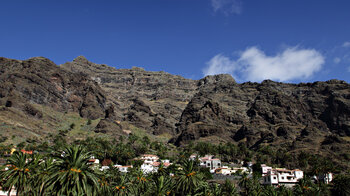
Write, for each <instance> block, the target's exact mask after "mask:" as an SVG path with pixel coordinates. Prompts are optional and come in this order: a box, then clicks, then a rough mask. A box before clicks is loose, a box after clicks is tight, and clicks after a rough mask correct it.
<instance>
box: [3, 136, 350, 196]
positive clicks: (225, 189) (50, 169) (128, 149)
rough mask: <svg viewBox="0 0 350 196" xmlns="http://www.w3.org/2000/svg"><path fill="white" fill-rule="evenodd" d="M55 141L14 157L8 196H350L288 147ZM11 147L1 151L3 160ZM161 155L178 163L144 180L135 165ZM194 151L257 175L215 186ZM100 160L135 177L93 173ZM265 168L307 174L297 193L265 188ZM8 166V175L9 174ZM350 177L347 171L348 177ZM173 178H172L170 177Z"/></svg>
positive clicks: (323, 167)
mask: <svg viewBox="0 0 350 196" xmlns="http://www.w3.org/2000/svg"><path fill="white" fill-rule="evenodd" d="M52 141H53V142H52V143H51V145H49V144H48V143H47V142H43V143H40V144H37V143H36V142H30V143H28V144H21V146H20V147H23V148H24V147H25V148H26V149H29V150H30V149H32V150H36V151H37V153H34V154H33V155H28V154H23V153H22V152H18V151H16V152H14V153H13V154H12V155H11V156H10V157H8V158H7V161H6V164H5V165H4V166H3V168H1V171H0V172H1V173H0V179H1V180H2V181H1V185H0V186H1V187H2V189H3V190H10V189H11V187H14V188H15V189H16V191H17V194H18V195H159V196H160V195H349V194H350V190H349V187H350V176H349V175H346V174H340V172H339V171H337V170H336V168H337V167H336V165H334V164H333V162H331V160H328V159H326V158H322V157H320V156H317V155H311V154H308V153H305V152H301V153H300V154H298V155H297V156H292V155H291V154H289V153H288V152H286V151H284V150H283V149H278V150H274V149H271V148H269V147H263V148H260V149H259V150H257V151H252V150H250V149H248V148H247V147H246V146H245V145H244V144H239V145H235V144H232V143H221V144H218V145H215V144H210V143H205V142H199V143H196V144H189V145H187V146H185V147H183V148H176V147H175V146H172V145H169V144H163V143H160V142H156V141H151V140H150V139H149V138H148V137H147V136H145V137H138V136H135V135H131V136H129V137H128V138H121V139H120V141H109V140H106V139H101V138H94V139H93V138H87V139H86V140H81V141H74V142H71V144H68V143H67V142H66V141H65V139H64V137H62V135H57V136H54V137H53V138H52ZM9 148H10V147H9V146H1V152H2V155H3V154H4V152H5V151H9ZM148 152H150V153H154V154H157V155H158V156H159V157H161V158H169V159H171V160H172V161H173V162H174V164H173V165H171V166H170V167H167V168H165V167H164V166H163V165H160V166H159V169H158V172H156V173H152V174H148V175H146V174H144V173H142V171H141V170H140V168H139V166H140V162H139V161H137V160H135V159H133V158H135V157H137V156H139V155H140V154H143V153H148ZM192 153H198V154H199V155H205V154H215V155H217V156H219V157H220V158H221V159H222V160H223V161H224V162H237V161H238V160H243V161H245V162H247V161H254V162H255V164H254V166H253V175H252V176H248V175H246V174H238V175H239V177H238V178H237V180H236V181H230V180H226V181H224V182H220V183H218V182H216V181H215V180H212V174H210V172H209V171H208V170H207V169H205V168H200V167H199V166H198V162H196V161H190V160H189V159H188V157H189V156H190V155H191V154H192ZM92 155H94V156H96V157H98V158H99V159H101V160H104V159H108V160H111V161H112V162H114V163H118V164H132V165H134V168H133V169H131V170H130V171H129V172H128V173H120V172H119V170H118V169H117V168H114V167H110V169H108V170H104V171H100V170H99V169H96V168H93V167H90V166H89V165H88V161H89V159H90V157H91V156H92ZM260 163H269V164H273V165H275V166H290V165H289V164H291V163H292V164H294V165H296V166H298V167H300V168H301V169H303V170H305V171H306V173H307V175H306V176H305V177H304V178H303V179H302V180H300V181H299V184H298V185H296V186H295V187H294V188H292V189H289V188H285V187H284V186H281V187H272V186H262V185H261V184H260V181H259V180H260V177H261V173H260V172H261V168H260ZM5 167H7V169H5ZM329 171H332V172H338V173H339V174H338V175H337V176H336V178H335V179H334V180H333V183H331V184H330V185H326V184H324V183H322V182H311V180H310V176H313V175H318V174H319V173H322V172H329ZM345 173H348V172H345ZM170 174H171V175H170Z"/></svg>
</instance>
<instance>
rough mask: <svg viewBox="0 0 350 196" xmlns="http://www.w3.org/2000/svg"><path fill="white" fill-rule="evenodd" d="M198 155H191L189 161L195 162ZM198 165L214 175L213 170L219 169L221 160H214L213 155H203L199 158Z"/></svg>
mask: <svg viewBox="0 0 350 196" xmlns="http://www.w3.org/2000/svg"><path fill="white" fill-rule="evenodd" d="M197 158H198V155H196V154H192V155H191V156H190V158H189V159H190V160H193V161H194V160H196V159H197ZM198 160H199V165H200V166H202V167H205V168H209V170H210V172H211V173H215V170H216V169H218V168H221V160H220V159H217V158H214V155H205V156H204V157H199V158H198Z"/></svg>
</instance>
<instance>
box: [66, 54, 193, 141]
mask: <svg viewBox="0 0 350 196" xmlns="http://www.w3.org/2000/svg"><path fill="white" fill-rule="evenodd" d="M61 67H62V68H63V69H65V70H67V71H70V72H74V73H81V74H84V75H87V76H88V77H90V78H91V79H93V80H95V81H96V82H97V83H98V84H99V85H100V86H101V87H102V88H103V89H104V90H105V91H106V92H107V93H108V101H107V102H108V104H112V105H114V107H115V108H116V110H115V116H116V118H117V119H118V120H121V121H123V120H125V121H128V122H130V123H131V124H133V125H135V126H138V127H141V128H144V129H146V130H148V131H149V132H150V133H154V134H162V133H170V134H173V135H175V124H176V123H177V122H178V121H179V119H180V116H181V113H182V111H183V110H184V108H185V107H186V105H187V103H188V101H190V99H191V98H192V96H193V94H194V93H196V92H197V90H196V89H197V83H196V81H194V80H189V79H185V78H183V77H180V76H175V75H171V74H168V73H165V72H162V71H160V72H150V71H145V70H144V69H142V68H137V67H133V68H132V69H115V68H112V67H109V66H107V65H103V64H95V63H92V62H90V61H88V60H87V59H86V58H85V57H82V56H80V57H77V58H76V59H74V60H73V62H67V63H65V64H63V65H61Z"/></svg>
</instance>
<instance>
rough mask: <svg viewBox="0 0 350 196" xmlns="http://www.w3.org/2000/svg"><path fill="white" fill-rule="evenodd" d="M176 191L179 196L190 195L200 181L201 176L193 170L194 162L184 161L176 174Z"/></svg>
mask: <svg viewBox="0 0 350 196" xmlns="http://www.w3.org/2000/svg"><path fill="white" fill-rule="evenodd" d="M175 179H176V190H177V192H178V193H179V194H180V195H185V194H191V193H192V192H193V191H194V190H195V189H196V187H197V186H198V184H199V182H201V181H202V176H201V175H200V174H199V173H198V170H195V162H194V161H192V160H185V161H184V163H183V167H182V170H179V171H178V172H177V174H176V178H175Z"/></svg>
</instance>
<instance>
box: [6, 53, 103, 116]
mask: <svg viewBox="0 0 350 196" xmlns="http://www.w3.org/2000/svg"><path fill="white" fill-rule="evenodd" d="M0 73H1V74H0V104H1V105H5V106H6V107H17V108H20V109H22V110H23V111H25V112H26V113H28V114H29V115H32V116H37V117H40V115H41V114H40V112H39V111H36V109H35V108H34V107H33V106H31V104H32V103H35V104H40V105H46V106H49V107H52V108H54V109H55V110H58V111H66V112H68V111H73V112H79V114H80V115H81V116H82V117H86V118H89V119H97V118H100V117H103V116H104V113H105V105H106V95H105V92H104V91H103V90H102V89H101V88H100V87H99V86H98V85H97V83H95V82H94V81H92V80H90V79H89V78H87V77H86V76H84V75H81V74H77V73H71V72H68V71H65V70H62V69H60V68H59V67H58V66H57V65H55V64H54V63H53V62H52V61H50V60H49V59H46V58H43V57H35V58H31V59H28V60H24V61H20V60H12V59H7V58H0Z"/></svg>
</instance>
